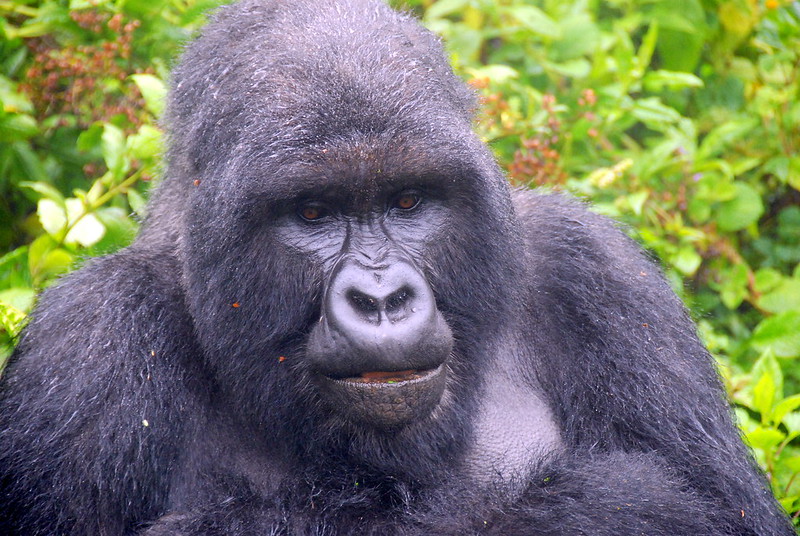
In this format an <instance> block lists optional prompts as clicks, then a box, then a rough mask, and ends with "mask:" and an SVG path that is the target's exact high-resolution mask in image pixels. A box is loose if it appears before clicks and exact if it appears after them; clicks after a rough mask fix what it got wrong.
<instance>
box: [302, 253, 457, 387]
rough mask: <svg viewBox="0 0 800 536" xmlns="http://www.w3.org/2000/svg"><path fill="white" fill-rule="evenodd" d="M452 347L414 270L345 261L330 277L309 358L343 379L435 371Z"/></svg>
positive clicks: (428, 292) (400, 264)
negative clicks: (375, 374)
mask: <svg viewBox="0 0 800 536" xmlns="http://www.w3.org/2000/svg"><path fill="white" fill-rule="evenodd" d="M451 348H452V334H451V332H450V329H449V327H448V326H447V323H446V322H445V321H444V318H443V317H442V315H441V313H440V312H439V310H438V309H437V307H436V300H435V299H434V296H433V291H432V290H431V288H430V286H429V285H428V282H427V281H426V279H425V278H424V276H423V275H422V273H421V272H420V271H419V270H418V269H417V268H416V267H415V266H413V265H411V264H410V263H408V262H405V261H398V262H395V263H392V264H390V265H388V266H381V267H366V266H363V265H362V264H360V263H358V262H356V261H355V260H347V261H345V262H344V263H343V264H342V265H340V267H339V269H338V270H336V272H335V273H334V274H333V275H332V277H331V281H330V283H329V287H328V289H327V292H326V296H325V299H324V303H323V318H322V323H321V324H320V325H319V326H318V329H315V330H314V333H313V334H312V337H311V341H310V344H309V353H310V354H311V356H312V359H313V361H314V362H315V365H316V367H317V369H318V370H319V371H320V372H323V373H325V374H328V375H333V376H336V377H347V376H358V375H360V374H363V373H365V372H373V371H374V372H379V371H386V372H390V371H406V370H428V369H432V368H436V367H438V366H439V365H441V364H442V363H443V362H444V361H445V360H446V358H447V356H448V355H449V353H450V349H451Z"/></svg>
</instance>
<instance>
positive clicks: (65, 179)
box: [0, 0, 800, 519]
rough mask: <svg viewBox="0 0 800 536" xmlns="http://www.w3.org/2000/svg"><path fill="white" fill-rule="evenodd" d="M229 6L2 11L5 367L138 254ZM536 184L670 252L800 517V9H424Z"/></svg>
mask: <svg viewBox="0 0 800 536" xmlns="http://www.w3.org/2000/svg"><path fill="white" fill-rule="evenodd" d="M219 3H220V1H219V0H0V104H2V106H0V368H1V367H2V365H3V363H4V361H5V360H6V359H7V358H8V356H9V355H10V353H11V350H12V348H13V344H14V341H15V337H16V336H17V335H18V333H19V330H20V329H21V327H22V326H23V325H24V324H25V321H26V318H27V315H28V313H29V312H30V310H31V307H32V304H33V302H34V299H35V296H36V293H37V292H38V291H40V290H41V289H42V288H44V287H46V286H48V285H50V284H52V283H53V282H54V281H55V280H56V278H57V277H58V276H59V275H61V274H63V273H65V272H66V271H68V270H71V269H74V268H75V267H76V266H78V265H79V264H80V263H81V262H82V260H84V259H86V258H88V257H92V256H96V255H100V254H104V253H109V252H113V251H115V250H117V249H119V248H121V247H124V246H125V245H127V244H128V243H130V241H131V240H132V239H133V237H134V235H135V234H136V230H137V227H138V225H139V222H140V221H141V218H142V217H144V215H145V211H146V203H145V199H146V198H147V192H148V190H149V189H150V187H151V186H152V185H153V184H154V183H156V182H157V181H158V178H159V173H160V168H159V162H160V155H161V152H162V150H163V135H162V129H161V128H160V127H159V124H158V117H159V114H160V112H161V110H162V108H163V104H164V101H163V98H164V94H165V82H166V81H167V80H168V76H169V75H168V73H169V68H170V65H172V64H173V62H174V59H175V56H176V55H177V54H178V53H179V51H180V47H181V45H182V43H184V42H185V41H186V40H187V38H189V37H190V36H191V35H192V34H193V32H194V31H196V30H197V29H198V28H199V27H200V26H202V24H203V23H204V21H205V12H206V10H208V9H209V8H213V7H215V6H216V5H218V4H219ZM395 4H396V5H400V6H401V7H405V8H407V9H411V10H413V11H415V12H416V13H417V14H418V15H419V16H420V17H421V18H422V20H423V21H424V23H425V24H426V25H427V26H428V27H429V28H430V29H431V30H433V31H434V32H436V33H438V34H439V35H441V36H442V37H443V38H444V39H445V42H446V45H447V49H448V52H449V53H450V55H451V59H452V61H453V65H454V66H455V69H456V71H457V72H458V73H459V74H460V75H462V76H463V77H464V78H465V79H466V80H468V81H469V83H470V84H471V85H472V86H474V87H475V89H476V91H477V92H478V93H479V94H480V95H481V97H482V101H483V110H482V112H481V113H480V115H479V116H478V123H477V129H478V131H479V133H480V134H481V136H482V137H484V139H486V141H487V142H488V143H490V144H491V146H492V147H493V148H494V150H495V152H496V154H497V158H498V160H499V161H500V163H501V164H502V166H503V167H504V168H505V169H506V170H507V173H508V176H509V178H510V180H511V181H512V182H513V183H514V184H516V185H530V186H537V187H544V188H548V189H553V190H562V191H567V192H570V193H571V194H573V195H575V196H578V197H581V198H584V199H586V200H588V201H590V202H591V203H592V204H593V205H594V206H595V207H596V210H598V211H600V212H602V213H605V214H608V215H611V216H613V217H615V218H617V219H618V220H620V221H622V222H624V223H625V224H627V225H628V226H629V229H630V232H631V234H632V235H634V236H635V237H636V238H637V239H638V240H639V241H640V242H641V243H642V244H643V245H644V247H645V248H647V249H648V250H650V251H651V252H652V253H653V254H654V255H655V256H657V257H658V258H659V259H660V260H661V262H662V266H663V269H664V271H665V273H666V274H667V277H668V278H669V279H670V281H671V282H672V284H673V287H674V289H675V291H676V292H678V294H679V295H680V296H681V297H682V298H683V300H684V301H685V303H686V304H687V306H688V307H689V309H690V310H691V312H692V314H693V315H694V318H695V319H696V320H697V322H698V325H699V330H700V334H701V336H702V337H703V340H704V341H705V343H706V344H707V346H708V348H709V349H710V350H711V352H712V353H713V354H714V355H715V357H716V358H717V360H718V362H719V364H720V372H721V374H722V376H723V378H724V379H725V382H726V385H727V388H728V390H729V392H730V395H731V398H732V400H733V401H734V403H735V408H736V414H737V417H738V419H739V424H740V426H741V427H742V430H743V433H744V435H745V438H746V439H747V440H748V441H749V443H750V445H751V446H752V447H753V450H754V452H755V454H756V457H757V459H758V461H759V463H760V464H762V466H763V467H764V468H765V470H766V471H767V474H768V476H769V478H770V480H771V483H772V486H773V488H774V490H775V493H776V494H777V496H778V497H779V499H780V500H781V502H782V503H783V505H784V506H785V507H786V509H787V510H788V511H789V512H790V514H792V515H793V516H794V517H795V519H797V517H798V516H800V478H797V477H798V473H800V439H798V437H800V395H799V394H796V393H798V392H800V359H798V358H800V266H799V265H798V262H799V261H800V155H798V147H800V2H792V1H788V0H438V1H436V0H407V1H404V2H395Z"/></svg>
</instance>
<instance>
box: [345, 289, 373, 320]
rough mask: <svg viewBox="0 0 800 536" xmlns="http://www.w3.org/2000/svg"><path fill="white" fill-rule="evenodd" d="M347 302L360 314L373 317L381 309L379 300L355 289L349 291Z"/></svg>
mask: <svg viewBox="0 0 800 536" xmlns="http://www.w3.org/2000/svg"><path fill="white" fill-rule="evenodd" d="M347 301H348V302H349V303H350V306H351V307H352V308H353V309H355V310H356V311H358V312H360V313H366V314H369V315H372V314H375V313H377V312H378V309H379V304H378V300H376V299H375V298H373V297H372V296H368V295H366V294H364V293H363V292H360V291H358V290H355V289H350V290H348V291H347Z"/></svg>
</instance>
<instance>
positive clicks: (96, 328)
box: [0, 248, 199, 535]
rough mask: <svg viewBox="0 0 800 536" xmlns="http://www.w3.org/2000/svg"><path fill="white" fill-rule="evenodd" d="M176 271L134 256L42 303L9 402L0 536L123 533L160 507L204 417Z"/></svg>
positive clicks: (20, 354)
mask: <svg viewBox="0 0 800 536" xmlns="http://www.w3.org/2000/svg"><path fill="white" fill-rule="evenodd" d="M174 273H175V267H174V266H172V265H171V262H170V261H169V260H168V257H167V256H166V255H156V254H149V255H146V254H143V253H141V252H137V251H134V250H133V249H130V248H129V249H128V250H125V251H123V252H120V253H118V254H117V255H114V256H111V257H107V258H104V259H98V260H96V261H93V262H91V263H90V264H89V265H87V266H86V267H84V268H83V269H82V270H80V271H78V272H76V273H73V274H71V275H70V276H68V277H66V278H65V279H64V280H62V282H61V284H60V285H59V286H58V287H56V288H52V289H49V290H47V291H46V292H45V293H44V294H43V296H42V297H41V299H40V301H39V303H38V306H37V308H36V312H35V314H34V319H33V321H32V323H31V325H30V326H29V327H28V328H27V331H26V333H25V335H24V337H23V340H22V342H21V344H20V345H19V348H18V349H17V351H16V353H15V355H14V357H13V358H12V362H11V364H10V365H9V367H8V369H7V370H6V372H5V374H6V378H4V379H5V384H4V385H3V391H2V392H1V393H0V430H1V431H2V432H0V433H2V436H3V439H2V444H3V448H2V449H0V467H2V468H3V478H2V481H0V497H2V499H1V500H2V502H3V508H2V509H0V532H3V533H4V534H6V532H4V530H2V527H3V526H7V524H8V526H12V527H16V528H17V530H20V534H22V533H24V534H39V533H41V534H51V533H55V532H60V533H72V534H87V535H91V534H101V533H102V534H123V533H125V532H126V531H128V530H130V526H129V524H130V523H132V520H137V519H148V518H152V517H154V516H155V515H157V513H158V512H159V511H160V510H161V509H162V508H163V505H164V501H165V500H166V497H165V495H166V493H167V489H168V487H169V486H168V483H167V480H168V476H169V475H168V472H167V471H165V470H164V469H163V468H164V467H166V466H168V465H170V464H171V463H172V461H173V460H174V459H175V458H176V455H177V445H176V442H177V439H176V438H179V437H181V436H182V434H183V427H184V424H183V423H185V422H186V421H187V419H186V418H185V416H186V415H194V416H197V415H198V412H199V410H198V409H197V407H196V404H195V403H194V401H193V399H192V398H191V397H190V396H189V395H188V393H189V386H191V384H192V381H191V379H190V378H187V377H186V371H187V370H197V369H199V367H193V368H192V367H185V366H184V363H185V362H186V361H187V360H188V359H189V358H190V357H194V356H195V355H196V354H195V353H194V349H193V348H192V344H193V343H192V338H191V329H192V328H191V325H190V322H189V321H188V319H187V318H186V317H185V313H183V311H185V308H184V305H183V298H182V296H181V294H180V293H179V291H178V289H176V288H174V286H175V285H174V283H173V284H170V285H168V284H165V283H164V282H163V281H164V280H165V278H164V277H163V275H164V274H174ZM179 416H180V417H179ZM156 467H160V468H161V470H156ZM11 520H13V522H12V521H11ZM56 527H58V530H56V529H55V528H56Z"/></svg>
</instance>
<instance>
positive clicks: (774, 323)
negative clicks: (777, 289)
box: [750, 311, 800, 357]
mask: <svg viewBox="0 0 800 536" xmlns="http://www.w3.org/2000/svg"><path fill="white" fill-rule="evenodd" d="M750 342H751V344H752V345H753V346H755V347H756V348H757V349H759V350H771V351H773V352H774V353H775V355H776V356H778V357H799V356H800V311H787V312H785V313H780V314H777V315H775V316H772V317H770V318H767V319H765V320H762V321H761V323H760V324H759V325H758V326H756V329H755V330H754V331H753V336H752V338H751V339H750Z"/></svg>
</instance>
